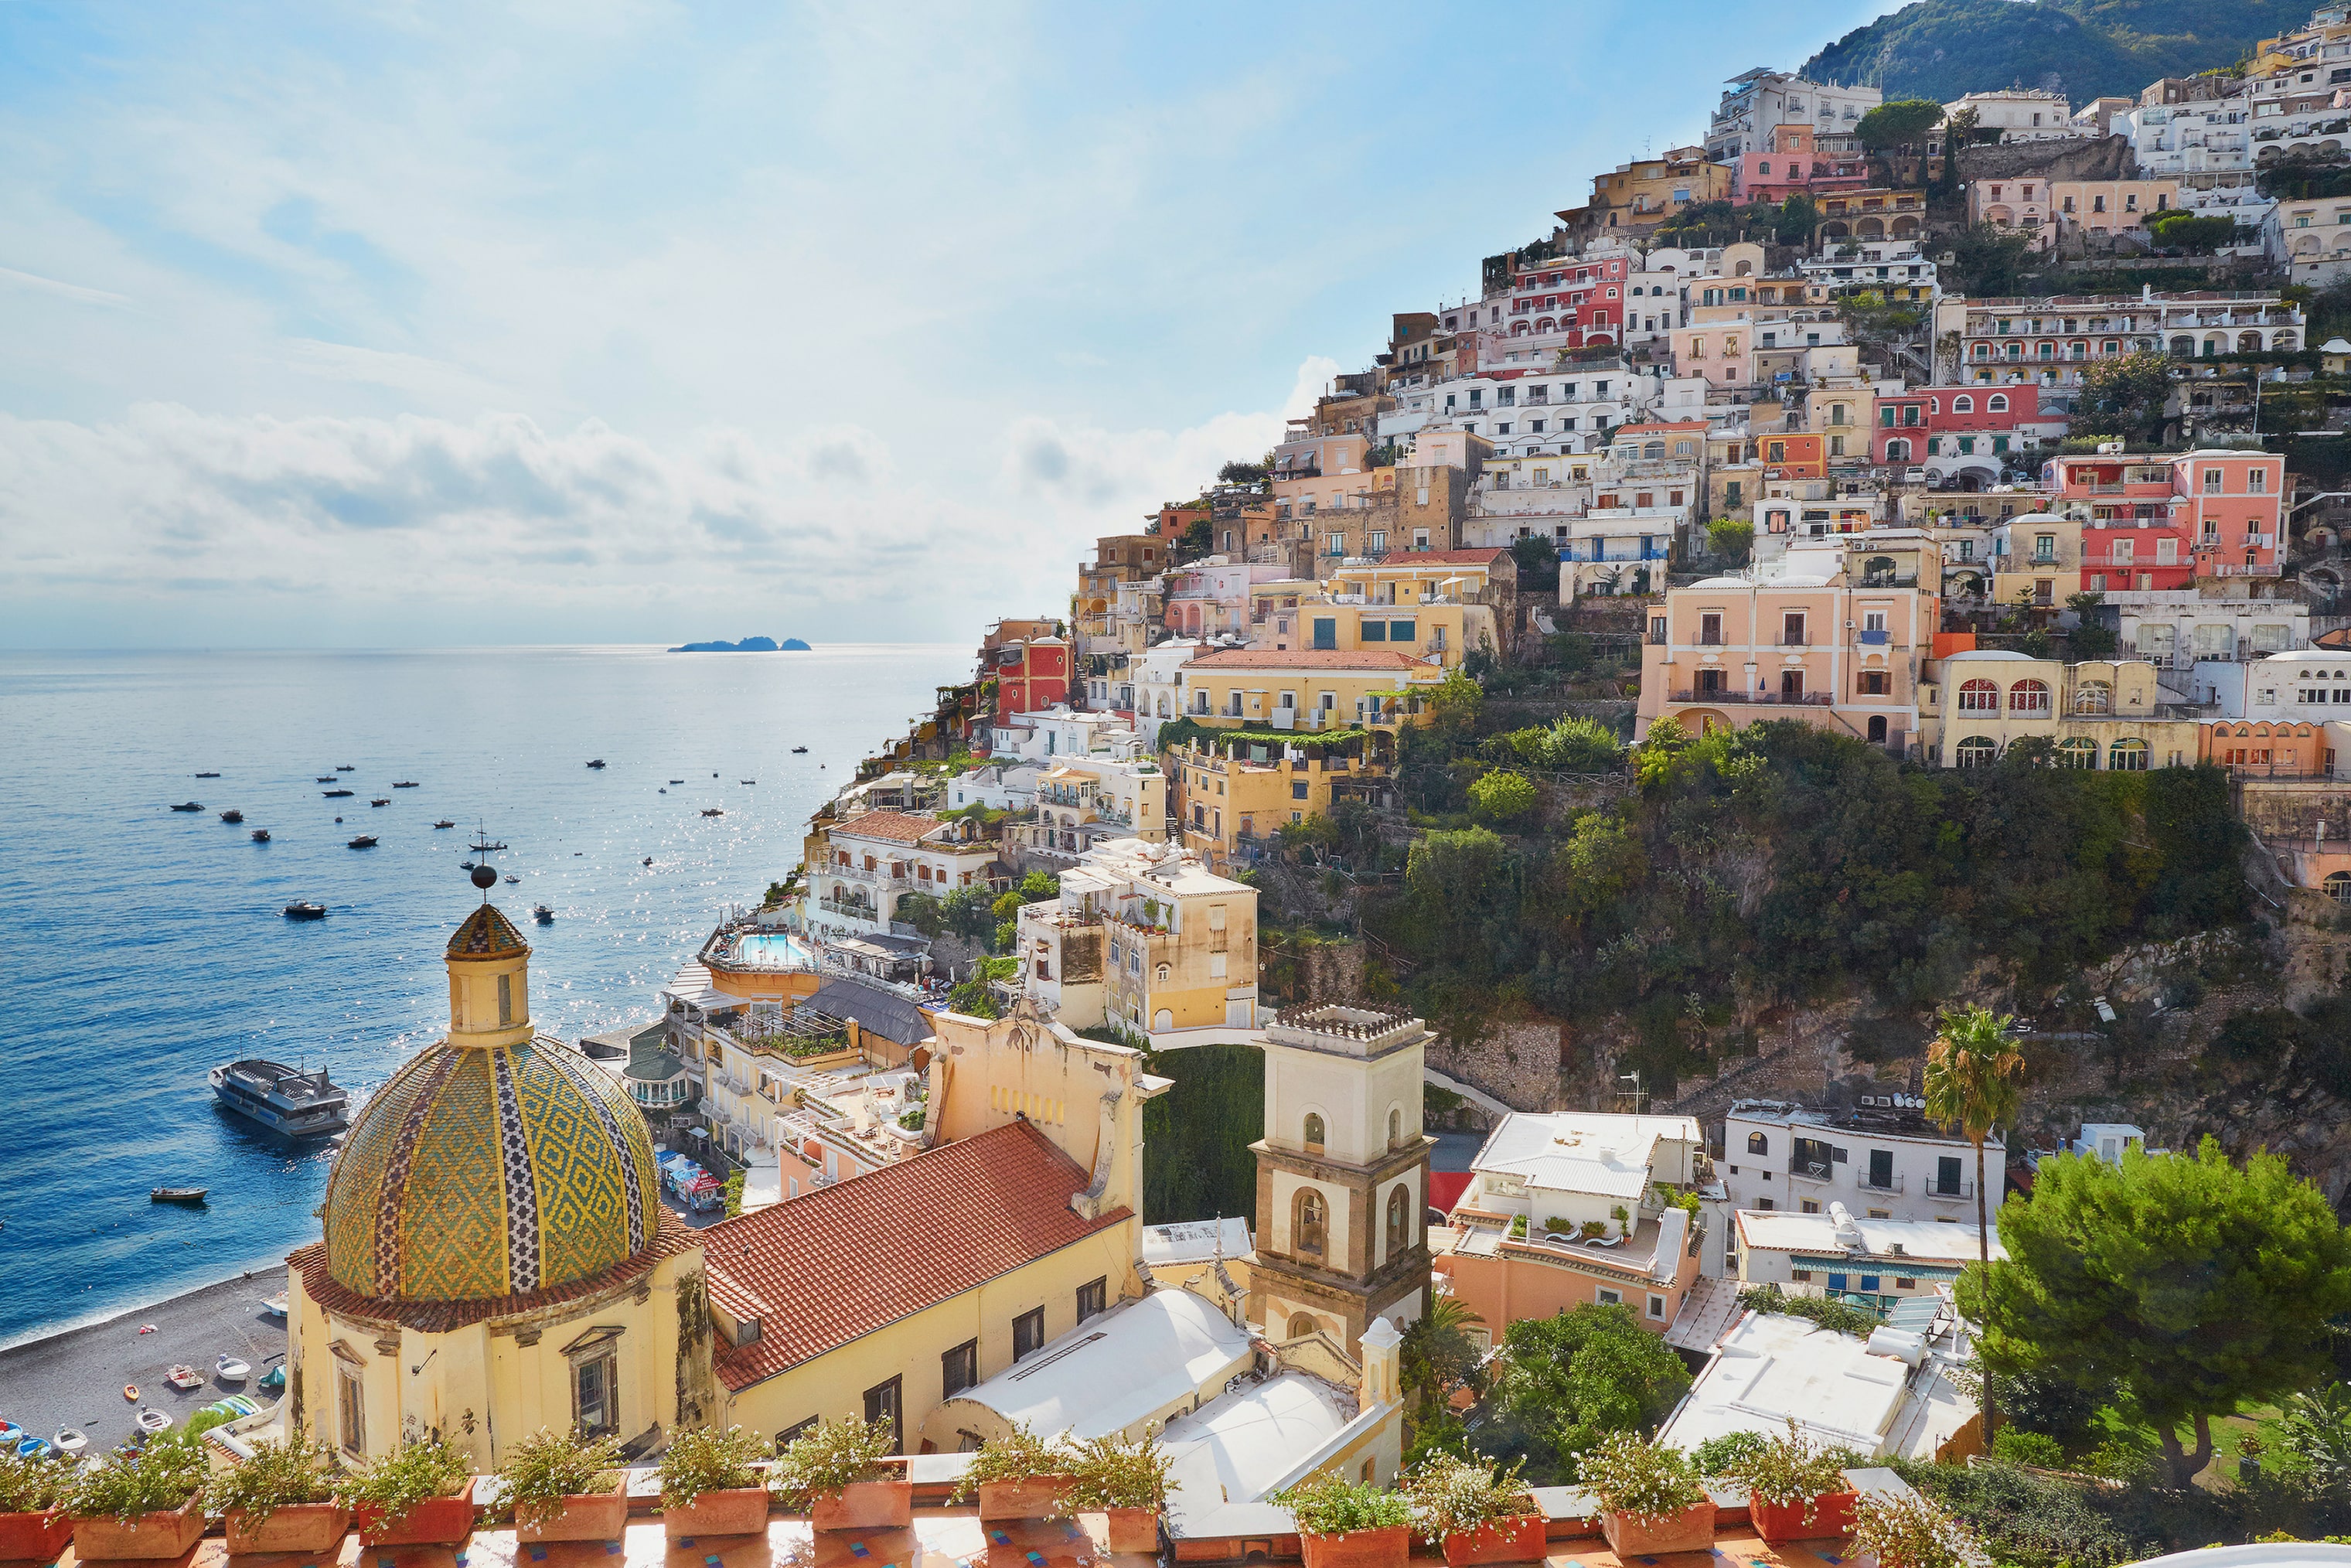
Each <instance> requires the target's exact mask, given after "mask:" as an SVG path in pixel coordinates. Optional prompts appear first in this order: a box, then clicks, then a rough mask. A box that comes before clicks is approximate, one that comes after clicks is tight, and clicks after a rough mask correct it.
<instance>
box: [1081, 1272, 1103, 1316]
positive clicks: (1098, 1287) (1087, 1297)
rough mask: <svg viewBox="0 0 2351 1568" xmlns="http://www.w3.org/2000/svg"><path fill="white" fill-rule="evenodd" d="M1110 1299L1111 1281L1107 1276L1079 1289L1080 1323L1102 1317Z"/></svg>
mask: <svg viewBox="0 0 2351 1568" xmlns="http://www.w3.org/2000/svg"><path fill="white" fill-rule="evenodd" d="M1109 1299H1110V1279H1109V1276H1107V1275H1105V1276H1103V1277H1102V1279H1099V1280H1096V1281H1093V1282H1092V1283H1091V1284H1085V1285H1080V1286H1079V1287H1078V1322H1085V1321H1086V1320H1087V1319H1088V1318H1093V1317H1100V1316H1101V1315H1102V1309H1103V1307H1104V1306H1106V1305H1107V1304H1108V1302H1109Z"/></svg>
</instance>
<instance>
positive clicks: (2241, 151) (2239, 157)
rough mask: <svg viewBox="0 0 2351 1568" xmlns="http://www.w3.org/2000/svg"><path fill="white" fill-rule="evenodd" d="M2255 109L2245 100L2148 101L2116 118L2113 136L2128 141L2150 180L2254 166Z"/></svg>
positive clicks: (2143, 175) (2141, 171)
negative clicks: (2171, 175)
mask: <svg viewBox="0 0 2351 1568" xmlns="http://www.w3.org/2000/svg"><path fill="white" fill-rule="evenodd" d="M2113 123H2114V130H2115V134H2116V135H2118V136H2127V137H2129V138H2130V144H2131V157H2132V158H2133V159H2134V160H2135V161H2137V164H2138V168H2139V173H2140V174H2141V176H2142V177H2145V178H2147V179H2160V178H2162V177H2163V176H2165V175H2167V174H2206V173H2217V172H2221V171H2224V170H2234V169H2251V168H2252V166H2253V144H2252V106H2251V105H2250V104H2249V103H2247V102H2246V100H2244V99H2226V98H2224V99H2206V100H2205V101H2203V102H2201V103H2150V104H2142V105H2140V106H2139V107H2138V108H2137V109H2134V110H2128V111H2126V112H2125V113H2123V114H2118V115H2116V117H2115V119H2114V122H2113Z"/></svg>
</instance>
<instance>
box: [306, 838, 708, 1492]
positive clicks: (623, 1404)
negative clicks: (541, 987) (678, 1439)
mask: <svg viewBox="0 0 2351 1568" xmlns="http://www.w3.org/2000/svg"><path fill="white" fill-rule="evenodd" d="M475 874H476V876H477V877H479V876H480V875H481V874H482V873H475ZM495 880H496V879H495V873H493V875H492V878H491V882H492V884H493V885H494V884H495ZM529 958H530V948H529V947H528V946H527V945H526V944H525V943H524V941H523V939H522V936H521V934H520V933H519V932H517V930H516V929H515V927H514V925H513V923H512V922H510V921H508V920H507V917H506V916H505V915H503V914H502V913H500V912H499V911H498V909H497V908H496V906H495V905H492V904H488V903H484V904H482V905H481V906H480V907H479V908H477V909H475V911H474V912H473V913H472V914H471V915H468V916H466V918H465V922H464V924H462V925H459V926H458V928H457V930H456V932H455V935H454V936H451V938H450V939H449V943H448V946H447V950H446V953H445V955H444V960H445V963H446V966H447V968H448V973H449V1033H448V1035H447V1037H446V1038H444V1039H443V1040H440V1041H438V1042H437V1043H435V1044H433V1045H430V1046H427V1047H426V1048H425V1049H424V1050H423V1051H419V1052H418V1053H417V1054H416V1055H414V1056H413V1057H411V1058H409V1060H408V1061H406V1062H405V1063H403V1064H402V1066H401V1068H400V1069H399V1071H395V1072H394V1073H393V1074H392V1077H391V1079H390V1080H389V1081H388V1082H385V1084H384V1085H383V1087H382V1088H381V1089H379V1090H377V1091H376V1092H375V1093H374V1094H372V1095H371V1096H370V1097H369V1099H368V1102H367V1103H366V1105H365V1106H364V1107H363V1108H362V1109H361V1110H360V1113H359V1116H358V1118H357V1119H356V1120H355V1121H354V1122H353V1123H352V1124H351V1128H350V1133H349V1134H347V1135H346V1136H345V1138H344V1140H343V1146H342V1148H341V1150H340V1152H339V1153H338V1154H337V1155H336V1156H335V1164H334V1168H333V1170H332V1171H331V1172H330V1173H329V1176H328V1177H327V1197H326V1202H325V1204H324V1205H323V1206H322V1208H321V1214H322V1216H323V1218H324V1221H325V1239H323V1240H321V1241H317V1242H313V1243H311V1244H310V1245H308V1246H307V1247H302V1248H298V1249H296V1250H295V1251H294V1252H293V1253H292V1254H291V1255H290V1256H289V1257H288V1258H287V1358H286V1364H287V1369H288V1370H287V1390H286V1405H285V1411H286V1419H285V1427H286V1429H287V1432H288V1433H289V1434H298V1435H299V1436H300V1437H301V1438H302V1439H303V1440H305V1441H310V1442H320V1443H324V1444H327V1445H328V1446H329V1447H330V1448H333V1449H335V1450H336V1451H337V1452H339V1453H340V1454H341V1455H343V1456H344V1457H345V1458H347V1459H349V1460H352V1461H359V1460H365V1459H373V1458H381V1457H383V1456H384V1455H386V1454H388V1453H390V1452H392V1450H393V1449H394V1448H398V1447H399V1446H400V1444H401V1443H402V1441H403V1440H404V1439H405V1438H408V1437H416V1436H422V1435H424V1434H428V1433H429V1434H434V1435H437V1436H439V1437H443V1438H444V1439H445V1440H446V1441H448V1442H449V1443H451V1444H452V1445H454V1446H455V1447H456V1448H458V1449H459V1450H461V1451H462V1452H464V1453H465V1454H467V1455H468V1456H470V1457H471V1458H472V1460H473V1462H474V1464H475V1467H476V1468H477V1469H481V1470H484V1471H488V1470H492V1469H496V1467H497V1466H498V1465H499V1464H501V1463H502V1462H503V1461H504V1460H505V1459H506V1458H507V1456H508V1455H509V1454H510V1453H511V1451H512V1448H513V1445H514V1444H516V1443H517V1442H518V1441H520V1440H521V1439H523V1438H525V1437H530V1436H532V1435H533V1434H535V1433H537V1432H538V1431H540V1430H541V1429H552V1430H556V1431H575V1430H576V1431H580V1432H584V1433H588V1434H590V1435H593V1436H600V1437H615V1438H618V1439H619V1440H621V1441H622V1443H623V1444H624V1445H626V1446H627V1448H628V1450H629V1451H630V1452H632V1454H642V1453H644V1452H646V1451H647V1450H649V1449H651V1448H655V1447H657V1446H658V1445H659V1444H660V1443H661V1442H662V1441H663V1440H664V1436H665V1434H666V1433H668V1432H670V1431H672V1430H674V1428H676V1427H681V1426H695V1425H699V1424H701V1423H703V1422H706V1421H708V1420H710V1419H712V1418H714V1417H715V1416H717V1415H718V1414H719V1401H718V1398H717V1396H716V1388H715V1385H714V1383H713V1380H712V1376H711V1368H710V1322H709V1315H708V1312H707V1310H706V1308H705V1305H704V1300H705V1291H704V1268H703V1249H702V1243H701V1238H700V1237H699V1236H698V1235H697V1234H696V1233H695V1231H694V1230H692V1229H690V1228H688V1227H687V1226H686V1225H685V1224H684V1221H682V1220H680V1219H678V1218H676V1217H675V1216H674V1215H672V1214H671V1213H670V1212H669V1210H667V1209H666V1208H664V1207H662V1204H661V1197H660V1188H659V1176H658V1174H657V1172H656V1171H655V1169H654V1166H653V1139H652V1135H651V1134H650V1133H649V1132H648V1131H647V1129H646V1126H645V1122H644V1118H643V1115H642V1114H641V1113H639V1112H638V1110H637V1108H636V1106H635V1105H634V1104H633V1103H631V1101H630V1099H629V1095H628V1092H627V1090H626V1088H625V1087H624V1086H623V1085H622V1082H621V1080H620V1079H619V1078H618V1077H617V1076H616V1075H614V1074H612V1073H611V1072H609V1071H606V1070H604V1069H603V1068H601V1067H599V1066H597V1065H595V1064H594V1063H592V1062H590V1061H588V1059H587V1058H585V1057H584V1056H582V1055H580V1053H579V1052H577V1051H573V1050H571V1049H570V1048H569V1047H567V1046H565V1045H563V1044H562V1043H561V1042H559V1041H558V1040H549V1039H547V1038H545V1037H543V1036H541V1035H539V1034H538V1032H537V1030H535V1029H534V1028H533V1026H532V1023H531V1016H530V986H529Z"/></svg>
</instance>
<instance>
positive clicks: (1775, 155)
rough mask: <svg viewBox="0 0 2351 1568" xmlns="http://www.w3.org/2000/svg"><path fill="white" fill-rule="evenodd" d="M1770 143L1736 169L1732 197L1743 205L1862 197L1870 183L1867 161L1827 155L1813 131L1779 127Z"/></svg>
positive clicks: (1770, 134) (1749, 154) (1770, 135)
mask: <svg viewBox="0 0 2351 1568" xmlns="http://www.w3.org/2000/svg"><path fill="white" fill-rule="evenodd" d="M1764 141H1765V145H1764V146H1763V147H1762V148H1761V149H1758V150H1755V151H1750V152H1742V153H1740V155H1739V162H1736V163H1735V164H1733V165H1732V166H1731V167H1732V171H1733V172H1732V174H1731V193H1732V194H1733V195H1734V196H1736V197H1738V198H1739V199H1740V200H1741V201H1761V202H1778V201H1784V200H1785V199H1786V198H1788V197H1790V196H1792V195H1794V194H1795V193H1797V192H1799V191H1857V190H1859V189H1861V188H1862V187H1863V186H1864V185H1866V184H1868V183H1869V161H1868V160H1867V159H1866V158H1865V157H1863V156H1862V155H1861V154H1860V153H1857V152H1838V153H1832V152H1825V151H1823V150H1822V149H1821V148H1820V147H1819V146H1817V145H1816V144H1815V143H1814V141H1813V128H1812V127H1811V126H1809V125H1775V126H1773V127H1772V128H1771V130H1770V131H1768V132H1766V133H1765V137H1764Z"/></svg>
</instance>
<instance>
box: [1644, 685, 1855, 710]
mask: <svg viewBox="0 0 2351 1568" xmlns="http://www.w3.org/2000/svg"><path fill="white" fill-rule="evenodd" d="M1672 700H1673V701H1675V702H1677V703H1741V704H1751V705H1753V706H1759V707H1834V706H1836V705H1835V702H1834V699H1833V698H1831V697H1830V695H1829V694H1828V693H1826V692H1798V693H1795V694H1792V695H1791V694H1788V693H1784V692H1739V691H1731V690H1729V689H1727V688H1726V689H1724V690H1721V691H1712V692H1676V693H1675V694H1674V695H1673V698H1672Z"/></svg>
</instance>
